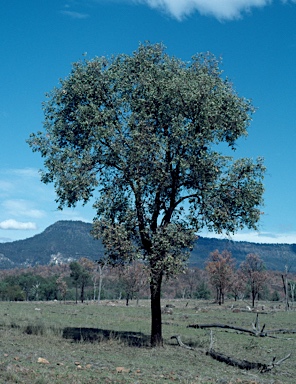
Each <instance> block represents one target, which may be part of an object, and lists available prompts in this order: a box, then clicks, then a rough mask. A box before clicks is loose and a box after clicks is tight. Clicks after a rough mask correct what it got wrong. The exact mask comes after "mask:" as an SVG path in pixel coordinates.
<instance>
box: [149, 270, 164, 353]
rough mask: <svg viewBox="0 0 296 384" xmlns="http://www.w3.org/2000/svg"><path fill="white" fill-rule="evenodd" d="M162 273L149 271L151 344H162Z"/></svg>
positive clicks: (156, 345)
mask: <svg viewBox="0 0 296 384" xmlns="http://www.w3.org/2000/svg"><path fill="white" fill-rule="evenodd" d="M162 277H163V273H162V272H158V271H156V272H155V271H153V270H152V271H151V281H150V293H151V346H152V347H159V346H162V345H163V339H162V325H161V303H160V295H161V283H162Z"/></svg>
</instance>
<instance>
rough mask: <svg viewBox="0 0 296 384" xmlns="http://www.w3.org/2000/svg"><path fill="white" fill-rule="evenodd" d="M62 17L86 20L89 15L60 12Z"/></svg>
mask: <svg viewBox="0 0 296 384" xmlns="http://www.w3.org/2000/svg"><path fill="white" fill-rule="evenodd" d="M61 13H62V14H63V15H66V16H69V17H71V18H72V19H87V18H88V17H89V15H88V14H87V13H81V12H74V11H61Z"/></svg>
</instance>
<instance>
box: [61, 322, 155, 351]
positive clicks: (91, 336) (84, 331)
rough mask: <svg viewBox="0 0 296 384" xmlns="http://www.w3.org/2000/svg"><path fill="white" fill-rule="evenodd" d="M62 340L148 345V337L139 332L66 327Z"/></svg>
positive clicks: (136, 345) (134, 345)
mask: <svg viewBox="0 0 296 384" xmlns="http://www.w3.org/2000/svg"><path fill="white" fill-rule="evenodd" d="M63 338H65V339H72V340H73V341H75V342H81V341H83V342H89V343H94V342H102V341H110V340H118V341H121V342H124V343H125V344H127V345H129V346H133V347H147V346H149V345H150V337H148V336H147V335H144V334H143V333H141V332H123V331H122V332H120V331H111V330H108V329H98V328H75V327H66V328H64V330H63Z"/></svg>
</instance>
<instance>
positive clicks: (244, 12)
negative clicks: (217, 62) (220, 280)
mask: <svg viewBox="0 0 296 384" xmlns="http://www.w3.org/2000/svg"><path fill="white" fill-rule="evenodd" d="M0 17H1V21H0V35H1V39H0V52H1V62H0V69H1V70H0V76H1V83H0V87H1V88H0V129H1V141H0V148H1V151H0V241H2V242H5V241H13V240H18V239H24V238H27V237H31V236H33V235H35V234H37V233H40V232H42V231H43V230H44V229H45V228H46V227H48V226H49V225H51V224H53V223H54V222H56V221H57V220H66V219H67V220H84V221H92V218H93V216H94V211H93V209H92V207H91V204H89V205H87V206H85V207H81V206H78V207H77V208H76V209H65V210H64V211H62V212H61V211H57V206H56V204H55V202H54V199H55V193H54V189H53V187H52V186H45V185H43V184H42V183H41V182H40V178H39V174H38V170H39V169H40V168H42V159H41V158H40V155H39V154H36V153H32V152H31V149H30V148H29V147H28V145H27V144H26V142H25V141H26V139H27V138H28V137H29V134H30V133H31V132H36V131H38V130H42V128H43V127H42V121H43V113H42V107H41V103H42V101H44V100H45V93H46V92H48V91H50V90H51V89H52V88H53V87H54V86H57V85H58V82H59V79H60V78H64V77H66V76H67V75H68V74H69V72H70V70H71V64H72V63H73V62H75V61H77V60H80V59H82V57H83V56H82V55H83V54H84V53H85V52H87V57H88V58H92V57H94V56H101V55H105V56H110V55H112V54H117V53H131V52H132V51H134V50H136V49H137V47H138V44H139V42H144V41H146V40H149V41H150V42H152V43H156V42H162V43H164V45H165V46H166V47H167V52H168V53H169V54H170V55H174V56H177V57H179V58H181V59H183V60H190V58H191V57H192V56H193V55H194V54H196V53H198V52H205V51H211V52H212V53H214V54H215V55H216V56H221V57H222V60H223V65H222V69H223V70H224V73H225V75H226V76H228V77H229V78H230V79H231V80H232V81H233V83H234V86H235V89H236V90H237V92H238V93H239V95H241V96H244V97H247V98H251V99H252V100H253V104H254V105H255V106H256V107H257V108H258V110H257V112H256V113H255V115H254V116H253V122H252V123H251V126H250V129H249V137H248V138H247V139H246V140H241V141H239V143H238V149H237V153H236V155H238V156H240V157H242V156H247V157H252V158H256V157H257V156H263V157H264V158H265V164H266V167H267V174H266V178H265V188H266V192H265V196H264V198H265V206H264V208H263V211H264V212H265V214H264V215H263V217H262V220H261V222H260V230H259V231H258V232H247V231H243V232H242V233H239V234H237V235H235V236H233V237H232V238H233V239H237V240H246V241H255V242H267V243H296V209H295V190H296V178H295V165H296V150H295V148H296V119H295V110H296V108H295V107H296V65H295V63H296V1H295V0H286V1H282V0H273V1H271V0H270V1H268V0H68V1H64V0H50V1H49V0H30V1H29V2H26V1H23V0H2V1H1V3H0ZM203 234H204V235H208V236H211V234H210V233H208V232H206V231H205V232H203Z"/></svg>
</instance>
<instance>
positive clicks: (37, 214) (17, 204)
mask: <svg viewBox="0 0 296 384" xmlns="http://www.w3.org/2000/svg"><path fill="white" fill-rule="evenodd" d="M2 207H3V208H4V210H5V212H6V213H7V214H9V215H12V216H16V217H17V216H18V217H19V216H25V217H32V218H35V219H39V218H41V217H44V216H45V212H44V211H43V210H40V209H35V208H34V207H33V203H32V202H30V201H27V200H23V199H15V200H6V201H3V203H2Z"/></svg>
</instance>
